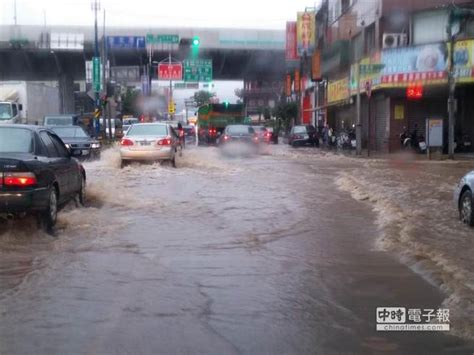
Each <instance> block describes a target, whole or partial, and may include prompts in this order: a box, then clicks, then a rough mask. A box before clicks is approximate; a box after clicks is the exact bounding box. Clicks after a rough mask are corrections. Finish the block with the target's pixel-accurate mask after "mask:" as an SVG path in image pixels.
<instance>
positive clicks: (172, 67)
mask: <svg viewBox="0 0 474 355" xmlns="http://www.w3.org/2000/svg"><path fill="white" fill-rule="evenodd" d="M158 79H159V80H182V79H183V65H182V64H181V63H161V64H158Z"/></svg>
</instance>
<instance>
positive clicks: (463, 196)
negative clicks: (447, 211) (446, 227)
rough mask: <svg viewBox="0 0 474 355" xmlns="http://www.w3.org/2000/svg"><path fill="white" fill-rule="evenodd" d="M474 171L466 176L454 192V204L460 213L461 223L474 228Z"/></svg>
mask: <svg viewBox="0 0 474 355" xmlns="http://www.w3.org/2000/svg"><path fill="white" fill-rule="evenodd" d="M473 189H474V171H471V172H469V173H467V174H466V175H464V176H463V177H462V179H461V180H460V181H459V183H458V185H457V186H456V188H455V190H454V203H455V206H456V208H457V209H458V211H459V219H460V220H461V222H463V223H465V224H467V225H469V226H474V214H473V213H474V204H473V200H472V199H473V191H474V190H473Z"/></svg>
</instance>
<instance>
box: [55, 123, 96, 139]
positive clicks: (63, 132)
mask: <svg viewBox="0 0 474 355" xmlns="http://www.w3.org/2000/svg"><path fill="white" fill-rule="evenodd" d="M52 130H53V131H54V133H56V134H57V135H58V136H59V137H61V138H86V137H88V136H87V134H86V132H84V130H83V129H82V128H81V127H73V126H71V127H57V128H52Z"/></svg>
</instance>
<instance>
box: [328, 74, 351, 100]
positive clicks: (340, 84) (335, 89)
mask: <svg viewBox="0 0 474 355" xmlns="http://www.w3.org/2000/svg"><path fill="white" fill-rule="evenodd" d="M348 98H349V78H344V79H341V80H336V81H332V82H331V81H330V82H329V84H328V104H330V103H334V102H338V101H342V100H346V99H348Z"/></svg>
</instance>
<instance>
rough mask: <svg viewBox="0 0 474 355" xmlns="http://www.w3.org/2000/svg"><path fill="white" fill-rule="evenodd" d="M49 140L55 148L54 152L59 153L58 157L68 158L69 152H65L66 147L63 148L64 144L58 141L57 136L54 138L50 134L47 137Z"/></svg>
mask: <svg viewBox="0 0 474 355" xmlns="http://www.w3.org/2000/svg"><path fill="white" fill-rule="evenodd" d="M49 136H50V137H51V139H52V140H53V144H54V146H55V147H56V150H57V151H58V153H59V156H60V157H61V158H67V157H69V152H68V151H67V149H66V147H65V146H64V143H63V142H62V141H61V139H59V138H58V137H57V136H54V135H52V134H50V135H49Z"/></svg>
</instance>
